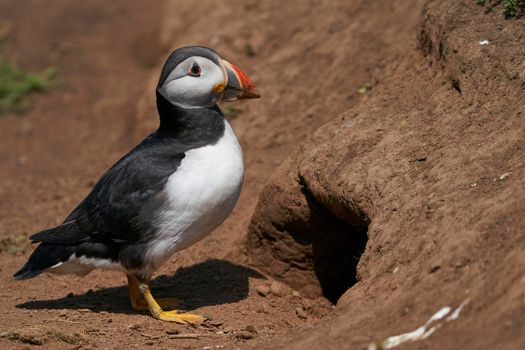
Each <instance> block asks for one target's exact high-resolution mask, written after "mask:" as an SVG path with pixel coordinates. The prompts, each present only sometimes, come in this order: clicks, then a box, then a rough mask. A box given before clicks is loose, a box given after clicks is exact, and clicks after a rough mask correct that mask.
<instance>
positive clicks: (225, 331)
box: [222, 327, 235, 333]
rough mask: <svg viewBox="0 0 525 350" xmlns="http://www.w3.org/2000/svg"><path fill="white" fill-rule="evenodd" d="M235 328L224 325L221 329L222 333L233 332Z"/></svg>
mask: <svg viewBox="0 0 525 350" xmlns="http://www.w3.org/2000/svg"><path fill="white" fill-rule="evenodd" d="M234 330H235V329H233V328H232V327H224V329H223V330H222V331H223V332H224V333H231V332H233V331H234Z"/></svg>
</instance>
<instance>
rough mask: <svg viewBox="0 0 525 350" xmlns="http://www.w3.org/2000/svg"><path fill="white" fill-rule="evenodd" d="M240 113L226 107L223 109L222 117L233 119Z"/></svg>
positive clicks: (238, 109)
mask: <svg viewBox="0 0 525 350" xmlns="http://www.w3.org/2000/svg"><path fill="white" fill-rule="evenodd" d="M241 113H242V109H240V108H236V107H232V106H228V107H226V108H225V109H224V115H225V116H226V118H228V119H235V118H237V117H238V116H239V114H241Z"/></svg>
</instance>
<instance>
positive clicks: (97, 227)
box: [30, 134, 184, 244]
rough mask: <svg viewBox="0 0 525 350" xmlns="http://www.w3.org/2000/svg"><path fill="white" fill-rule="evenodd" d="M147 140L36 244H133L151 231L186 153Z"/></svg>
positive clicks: (41, 233) (155, 139) (164, 143)
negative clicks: (168, 185)
mask: <svg viewBox="0 0 525 350" xmlns="http://www.w3.org/2000/svg"><path fill="white" fill-rule="evenodd" d="M154 135H155V134H153V135H152V136H150V137H149V138H147V139H146V140H144V141H143V142H142V143H141V144H140V145H138V146H137V147H136V148H135V149H133V150H132V151H131V152H129V153H128V154H126V155H125V156H124V157H123V158H122V159H120V160H119V161H118V162H117V163H116V164H115V165H114V166H113V167H112V168H111V169H109V170H108V171H107V172H106V173H105V174H104V175H103V176H102V177H101V178H100V180H99V181H98V182H97V184H96V185H95V186H94V188H93V190H92V191H91V193H90V194H89V195H88V196H87V197H86V198H85V199H84V200H83V201H82V202H81V203H80V204H79V205H78V207H77V208H76V209H75V210H73V212H72V213H71V214H70V215H69V216H68V217H67V218H66V220H65V222H64V224H62V225H60V226H58V227H55V228H52V229H48V230H44V231H42V232H39V233H37V234H35V235H33V236H31V237H30V238H31V240H33V241H34V242H48V243H55V244H71V243H75V242H82V241H84V240H97V241H98V240H102V241H105V240H114V241H119V242H135V241H137V240H138V239H140V236H141V234H144V231H145V230H147V229H148V226H149V225H150V223H149V222H148V219H150V218H151V217H149V216H148V215H147V213H146V215H145V213H144V210H145V209H147V210H152V207H153V208H154V207H155V204H156V202H155V201H156V200H158V201H159V204H160V203H161V202H160V201H161V200H162V190H163V188H164V185H165V183H166V181H167V179H168V177H169V176H170V175H171V174H173V173H174V172H175V171H176V170H177V168H178V167H179V166H180V164H181V161H182V159H183V158H184V152H181V151H180V150H178V149H177V147H173V145H169V143H166V142H163V141H162V140H159V139H157V138H155V137H154Z"/></svg>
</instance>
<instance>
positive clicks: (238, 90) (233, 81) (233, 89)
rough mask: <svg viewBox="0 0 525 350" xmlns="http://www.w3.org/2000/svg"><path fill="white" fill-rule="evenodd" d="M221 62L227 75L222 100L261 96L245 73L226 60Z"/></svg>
mask: <svg viewBox="0 0 525 350" xmlns="http://www.w3.org/2000/svg"><path fill="white" fill-rule="evenodd" d="M222 63H223V64H224V68H225V70H226V74H227V76H228V80H227V83H226V87H225V89H224V97H223V100H224V101H235V100H242V99H247V98H259V97H261V95H260V94H259V92H258V91H257V88H256V87H255V84H254V83H253V81H252V80H251V79H250V78H248V76H247V75H246V73H244V72H243V71H242V70H241V69H240V68H239V67H237V66H234V65H233V64H231V63H230V62H228V61H226V60H222Z"/></svg>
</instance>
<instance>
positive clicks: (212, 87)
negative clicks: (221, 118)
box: [157, 46, 260, 108]
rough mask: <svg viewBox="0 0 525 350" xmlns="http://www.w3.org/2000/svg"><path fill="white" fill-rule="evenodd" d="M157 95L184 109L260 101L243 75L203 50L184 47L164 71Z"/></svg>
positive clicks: (234, 67)
mask: <svg viewBox="0 0 525 350" xmlns="http://www.w3.org/2000/svg"><path fill="white" fill-rule="evenodd" d="M157 92H158V93H159V94H160V95H162V96H163V97H164V98H165V99H166V100H168V101H169V102H171V103H172V104H174V105H176V106H179V107H182V108H202V107H212V106H214V105H215V104H216V103H217V102H218V101H220V100H221V99H222V100H224V101H234V100H238V99H245V98H258V97H260V95H259V93H258V92H257V89H256V88H255V84H254V83H253V82H252V81H251V80H250V78H248V76H247V75H246V74H245V73H244V72H243V71H241V70H240V69H239V68H238V67H236V66H234V65H233V64H231V63H229V62H228V61H226V60H223V59H222V58H220V57H219V55H217V54H216V53H215V52H214V51H213V50H211V49H208V48H207V47H202V46H188V47H182V48H179V49H177V50H175V51H173V52H172V53H171V55H170V56H169V57H168V59H167V60H166V63H164V67H163V68H162V73H161V74H160V79H159V83H158V85H157Z"/></svg>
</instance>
